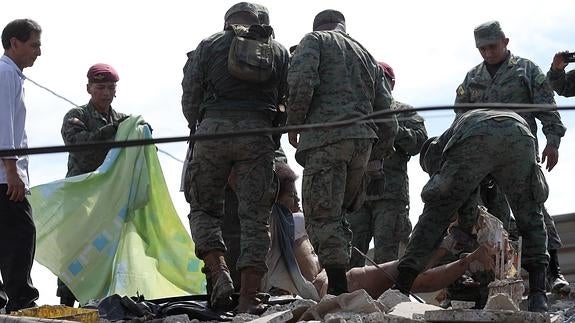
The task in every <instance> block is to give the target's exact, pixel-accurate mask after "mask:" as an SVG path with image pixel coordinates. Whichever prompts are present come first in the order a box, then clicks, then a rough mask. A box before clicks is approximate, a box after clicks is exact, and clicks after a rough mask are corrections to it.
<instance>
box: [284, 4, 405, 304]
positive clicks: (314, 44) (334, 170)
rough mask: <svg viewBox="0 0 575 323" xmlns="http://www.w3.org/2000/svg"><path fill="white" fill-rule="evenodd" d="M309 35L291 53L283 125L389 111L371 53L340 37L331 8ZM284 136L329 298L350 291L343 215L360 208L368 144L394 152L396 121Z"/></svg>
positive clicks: (340, 24) (340, 22) (339, 19)
mask: <svg viewBox="0 0 575 323" xmlns="http://www.w3.org/2000/svg"><path fill="white" fill-rule="evenodd" d="M313 30H314V31H313V32H311V33H308V34H307V35H306V36H304V38H303V39H302V40H301V42H300V43H299V45H298V46H297V49H296V50H295V52H294V54H293V57H292V60H291V66H290V70H289V74H288V83H289V93H290V96H289V100H288V105H287V113H288V121H287V124H288V125H302V124H313V123H325V122H332V121H341V120H346V119H351V118H355V117H361V116H366V115H368V114H370V113H372V112H373V111H374V110H375V111H378V110H385V109H389V107H390V104H391V100H392V98H391V93H390V89H389V85H388V84H387V82H385V80H384V78H383V71H382V70H381V68H379V66H378V65H377V62H376V61H375V59H374V58H373V57H372V56H371V54H370V53H369V52H368V51H367V50H366V49H365V48H364V47H363V46H362V45H361V44H359V43H358V42H357V41H355V40H354V39H352V38H351V37H350V36H349V35H348V34H347V33H346V31H345V18H344V16H343V14H342V13H341V12H339V11H336V10H324V11H322V12H320V13H319V14H317V15H316V16H315V19H314V22H313ZM378 126H379V129H378V128H377V126H375V124H354V125H350V126H346V127H340V128H335V129H315V130H312V131H304V132H302V133H301V134H299V133H297V132H290V133H289V141H290V143H291V144H292V145H293V146H294V147H296V148H297V151H296V155H295V158H296V160H297V161H298V163H299V164H301V165H302V166H303V167H304V171H303V183H302V185H303V188H302V191H303V193H302V195H303V210H304V214H305V215H306V229H307V231H308V234H309V235H310V238H311V241H312V244H313V245H314V249H315V250H316V251H317V253H318V256H319V261H320V264H321V266H322V267H323V268H325V269H326V272H327V275H328V280H329V287H328V293H330V294H334V295H339V294H341V293H345V292H347V279H346V268H347V266H348V263H349V258H350V244H351V230H350V229H349V224H348V222H347V220H346V215H345V213H346V212H354V211H356V210H357V209H359V207H360V206H361V204H362V203H363V198H362V193H364V172H365V169H366V167H367V164H368V161H369V158H370V154H371V150H372V145H373V143H374V142H375V141H376V140H377V139H378V135H379V140H381V141H382V142H381V147H382V149H381V154H380V155H379V156H375V158H376V159H381V158H382V156H381V155H389V154H390V153H391V152H392V150H393V139H394V137H395V133H396V132H397V120H396V118H395V116H392V117H390V118H389V121H388V122H384V123H381V124H378Z"/></svg>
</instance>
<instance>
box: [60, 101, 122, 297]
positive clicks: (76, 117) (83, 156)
mask: <svg viewBox="0 0 575 323" xmlns="http://www.w3.org/2000/svg"><path fill="white" fill-rule="evenodd" d="M125 116H126V115H125V114H123V113H119V112H116V111H115V110H114V109H112V108H110V112H109V113H108V114H107V115H104V114H102V113H100V112H99V111H98V110H96V108H95V107H94V106H92V104H90V103H88V104H86V105H83V106H81V107H79V108H74V109H72V110H70V111H68V113H66V115H65V116H64V120H63V122H62V130H61V134H62V139H63V140H64V144H66V145H73V144H84V143H89V142H96V141H107V140H114V137H115V136H116V130H117V128H118V120H120V119H122V118H124V117H125ZM108 150H109V149H107V148H94V149H91V150H82V151H72V152H70V153H69V154H68V172H67V173H66V177H72V176H76V175H80V174H85V173H89V172H93V171H95V170H96V169H97V168H98V167H100V165H102V163H103V162H104V159H105V158H106V155H107V154H108ZM56 296H58V297H62V298H63V299H75V298H76V297H75V296H74V294H73V293H72V291H70V289H69V288H68V287H67V286H66V285H65V284H64V282H62V281H61V280H60V279H58V289H57V290H56Z"/></svg>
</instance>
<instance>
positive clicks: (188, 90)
mask: <svg viewBox="0 0 575 323" xmlns="http://www.w3.org/2000/svg"><path fill="white" fill-rule="evenodd" d="M194 52H195V51H191V52H189V53H188V54H187V56H188V60H187V61H186V64H185V65H184V77H183V79H182V112H183V114H184V117H186V120H188V123H189V122H190V120H194V115H193V112H192V64H193V60H194Z"/></svg>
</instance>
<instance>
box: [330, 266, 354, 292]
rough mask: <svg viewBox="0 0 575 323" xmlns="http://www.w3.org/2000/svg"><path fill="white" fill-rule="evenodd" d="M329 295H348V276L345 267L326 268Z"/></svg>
mask: <svg viewBox="0 0 575 323" xmlns="http://www.w3.org/2000/svg"><path fill="white" fill-rule="evenodd" d="M325 272H326V274H327V293H328V294H331V295H335V296H337V295H341V294H344V293H347V292H348V291H347V275H346V272H345V268H343V267H326V268H325Z"/></svg>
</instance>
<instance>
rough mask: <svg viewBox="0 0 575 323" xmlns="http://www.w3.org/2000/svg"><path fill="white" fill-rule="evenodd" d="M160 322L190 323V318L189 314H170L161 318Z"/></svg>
mask: <svg viewBox="0 0 575 323" xmlns="http://www.w3.org/2000/svg"><path fill="white" fill-rule="evenodd" d="M159 322H160V323H190V318H189V317H188V315H187V314H179V315H170V316H166V317H164V318H163V319H161V320H159Z"/></svg>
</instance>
